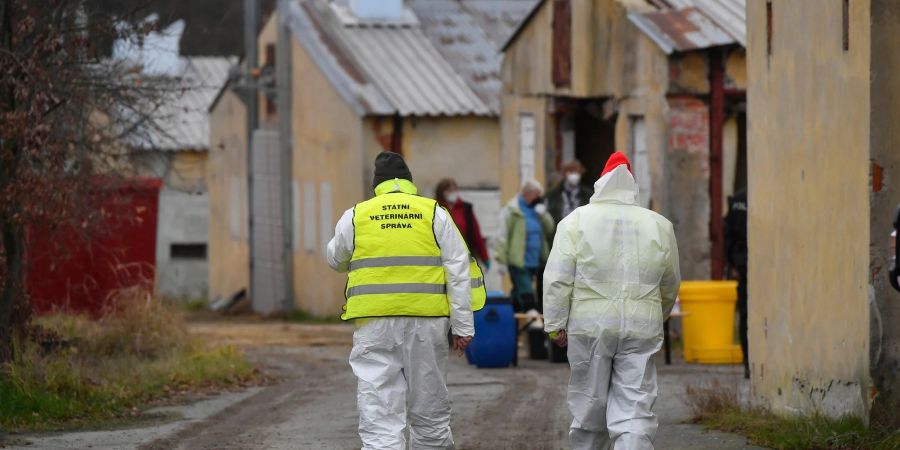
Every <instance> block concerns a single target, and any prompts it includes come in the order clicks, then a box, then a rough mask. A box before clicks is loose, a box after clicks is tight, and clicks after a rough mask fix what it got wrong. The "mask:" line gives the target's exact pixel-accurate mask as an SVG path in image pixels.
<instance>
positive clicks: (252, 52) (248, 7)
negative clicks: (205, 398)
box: [244, 0, 259, 299]
mask: <svg viewBox="0 0 900 450" xmlns="http://www.w3.org/2000/svg"><path fill="white" fill-rule="evenodd" d="M258 12H259V9H258V5H257V3H256V0H244V65H245V66H246V72H247V73H251V72H252V71H253V70H255V69H256V67H257V66H258V65H259V52H258V49H257V43H256V26H257V23H258V22H259V20H258V19H257V16H258ZM245 97H246V98H245V104H246V105H247V149H246V150H247V161H246V164H247V248H248V250H249V251H248V252H247V254H248V258H249V261H247V263H248V267H249V271H248V272H249V275H250V276H249V278H248V280H249V285H248V287H247V295H248V297H249V298H250V299H253V298H254V296H253V291H254V288H253V279H254V278H253V272H254V270H255V268H254V267H253V254H254V248H253V152H252V150H253V148H252V147H253V133H254V132H255V131H256V128H257V127H258V126H259V92H257V91H256V90H255V89H253V90H250V91H249V92H247V93H246V95H245Z"/></svg>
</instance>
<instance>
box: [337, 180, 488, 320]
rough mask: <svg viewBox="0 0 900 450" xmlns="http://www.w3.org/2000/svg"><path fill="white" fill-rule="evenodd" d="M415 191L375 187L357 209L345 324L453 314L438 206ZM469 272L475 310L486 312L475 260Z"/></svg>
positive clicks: (392, 184) (402, 183)
mask: <svg viewBox="0 0 900 450" xmlns="http://www.w3.org/2000/svg"><path fill="white" fill-rule="evenodd" d="M416 192H417V189H416V187H415V185H413V184H412V183H411V182H410V181H407V180H401V179H395V180H388V181H385V182H384V183H381V184H380V185H378V186H377V187H376V189H375V197H374V198H372V199H370V200H367V201H364V202H362V203H359V204H357V205H356V206H355V207H354V208H353V232H354V237H353V241H354V246H353V256H352V257H351V259H350V274H349V277H348V280H347V290H346V292H345V295H346V298H347V302H346V303H345V304H344V307H343V309H344V313H343V314H341V318H342V319H344V320H350V319H359V318H365V317H383V316H416V317H446V316H449V315H450V301H449V298H448V297H447V283H446V278H445V276H444V267H443V264H442V262H441V249H440V247H439V246H438V243H437V239H436V238H435V235H434V227H433V226H434V214H435V210H436V209H437V207H438V206H437V202H436V201H434V200H431V199H427V198H424V197H419V196H418V195H415V194H416ZM460 239H462V237H461V236H460ZM470 273H471V277H472V310H473V311H475V310H479V309H481V308H482V307H484V302H485V298H486V291H485V288H484V276H483V275H482V273H481V268H479V267H478V264H477V263H476V262H475V260H474V258H472V262H471V264H470Z"/></svg>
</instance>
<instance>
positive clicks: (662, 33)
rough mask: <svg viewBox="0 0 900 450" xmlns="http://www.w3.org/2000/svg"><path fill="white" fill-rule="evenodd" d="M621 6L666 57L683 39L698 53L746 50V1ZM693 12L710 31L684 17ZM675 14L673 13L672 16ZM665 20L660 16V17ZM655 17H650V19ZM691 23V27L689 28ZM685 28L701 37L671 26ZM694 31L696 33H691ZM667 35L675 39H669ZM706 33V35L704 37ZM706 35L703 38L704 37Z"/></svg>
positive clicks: (628, 0)
mask: <svg viewBox="0 0 900 450" xmlns="http://www.w3.org/2000/svg"><path fill="white" fill-rule="evenodd" d="M617 1H618V2H619V3H620V4H621V5H622V6H624V7H625V8H626V9H627V10H628V19H629V20H630V21H631V22H632V23H634V24H635V25H636V26H637V27H638V28H639V29H641V31H643V32H644V33H647V35H648V36H649V37H650V38H651V39H653V41H654V42H656V43H657V44H658V45H659V46H660V47H661V48H662V49H663V51H665V52H666V53H671V52H672V51H676V50H679V49H677V48H676V47H677V45H676V42H680V41H682V40H683V39H687V40H688V41H696V42H697V43H696V44H693V45H694V46H693V47H691V48H690V49H693V50H698V49H702V48H708V47H710V46H713V45H728V44H740V45H742V46H744V47H746V46H747V14H746V9H747V8H746V0H662V1H656V2H650V1H646V0H644V1H642V0H617ZM543 3H544V0H541V1H539V2H538V3H537V4H535V6H534V8H533V9H532V11H531V12H530V13H528V15H527V16H526V17H525V19H524V20H522V22H521V23H520V24H519V26H518V27H516V29H515V31H514V32H513V33H512V35H511V36H510V37H509V38H508V39H507V41H506V42H505V43H504V44H503V45H502V46H501V47H500V49H501V51H505V50H506V49H507V48H508V47H509V46H510V45H511V44H512V43H513V42H514V41H515V39H516V37H517V36H518V34H519V33H520V32H521V30H522V29H523V28H525V27H526V26H527V24H528V22H529V21H530V20H531V18H532V17H533V16H534V15H535V13H536V12H537V10H538V8H539V7H540V5H541V4H543ZM661 4H665V5H670V6H672V8H671V9H670V8H666V9H657V10H655V11H653V10H650V11H648V9H656V8H657V6H655V5H661ZM690 9H694V10H696V11H700V12H702V13H703V15H704V16H706V17H705V19H708V20H709V22H711V23H712V24H713V26H712V27H710V26H707V24H706V21H705V20H703V19H702V18H698V17H696V16H693V15H690V16H689V14H685V13H684V11H685V10H690ZM673 11H674V12H673ZM661 13H662V14H664V16H659V14H661ZM654 14H655V15H657V16H652V15H654ZM648 15H651V16H650V17H656V18H657V19H658V20H659V21H661V22H662V23H663V27H660V26H658V25H657V24H656V23H654V21H653V20H651V19H650V17H648ZM686 22H690V23H693V25H688V23H686ZM669 25H672V26H685V27H687V28H685V29H691V30H693V31H691V32H699V33H700V35H693V36H691V37H688V36H684V34H685V33H683V32H679V31H678V28H675V29H672V27H671V26H669ZM694 28H696V30H694ZM669 31H671V32H673V33H674V34H675V35H674V36H671V35H669V33H668V32H669ZM707 33H708V34H707ZM720 33H724V34H725V35H727V37H728V38H729V39H728V41H727V42H725V39H723V38H722V37H721V35H720ZM704 35H705V36H704ZM701 42H710V43H717V44H710V45H703V44H700V43H701Z"/></svg>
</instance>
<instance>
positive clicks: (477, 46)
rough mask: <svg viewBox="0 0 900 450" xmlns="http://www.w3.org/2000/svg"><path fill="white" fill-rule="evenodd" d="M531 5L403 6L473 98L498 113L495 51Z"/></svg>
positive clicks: (483, 0)
mask: <svg viewBox="0 0 900 450" xmlns="http://www.w3.org/2000/svg"><path fill="white" fill-rule="evenodd" d="M534 4H535V0H469V1H465V2H460V1H434V0H413V1H411V2H409V5H410V7H411V8H412V9H413V11H415V14H416V16H417V17H418V18H419V21H420V22H421V24H422V30H423V32H424V33H425V35H426V36H427V37H428V38H429V40H430V41H431V44H432V45H433V46H434V47H435V48H436V49H437V50H438V52H440V54H441V55H442V56H443V57H444V59H446V60H447V61H448V62H449V63H450V65H451V66H452V67H453V68H454V69H455V70H456V71H457V72H458V73H459V74H460V75H461V76H462V77H463V79H464V80H465V81H466V83H467V84H468V85H469V87H470V88H472V90H473V91H475V93H476V94H477V95H478V97H479V98H480V99H481V100H482V101H483V102H484V103H485V104H486V105H487V106H488V107H489V108H490V109H491V112H492V113H493V114H499V112H500V89H501V86H502V83H501V81H500V64H501V62H502V58H503V55H502V54H501V53H500V52H499V51H498V50H499V48H500V46H501V45H502V44H503V42H504V41H505V40H506V39H507V37H509V36H510V35H511V34H512V32H513V31H514V30H515V28H516V26H517V25H518V24H519V22H521V21H522V18H524V17H525V15H526V14H528V12H529V11H531V8H532V7H533V6H534Z"/></svg>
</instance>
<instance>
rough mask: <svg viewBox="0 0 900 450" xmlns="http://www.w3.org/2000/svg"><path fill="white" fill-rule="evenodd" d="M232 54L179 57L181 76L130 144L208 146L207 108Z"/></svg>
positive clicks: (222, 81)
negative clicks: (148, 122)
mask: <svg viewBox="0 0 900 450" xmlns="http://www.w3.org/2000/svg"><path fill="white" fill-rule="evenodd" d="M236 61H237V60H236V59H235V58H224V57H188V58H182V60H181V62H180V64H181V65H182V69H181V70H179V72H180V73H181V75H180V76H177V77H175V78H173V79H172V80H170V83H171V84H169V87H168V88H167V92H166V93H165V94H164V97H163V99H161V101H160V104H159V107H158V108H157V109H156V110H155V111H153V112H152V113H151V117H152V120H153V124H152V126H148V127H145V129H144V130H141V131H139V132H137V133H136V134H135V136H134V140H135V141H136V142H133V146H135V147H138V148H143V149H148V150H149V149H153V150H170V151H174V150H198V151H204V150H208V149H209V113H208V109H209V106H210V104H212V102H213V100H215V98H216V95H217V94H218V93H219V90H220V89H221V88H222V86H223V85H224V84H225V82H226V81H227V80H228V72H229V70H230V68H231V66H232V65H233V64H234V63H235V62H236Z"/></svg>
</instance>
